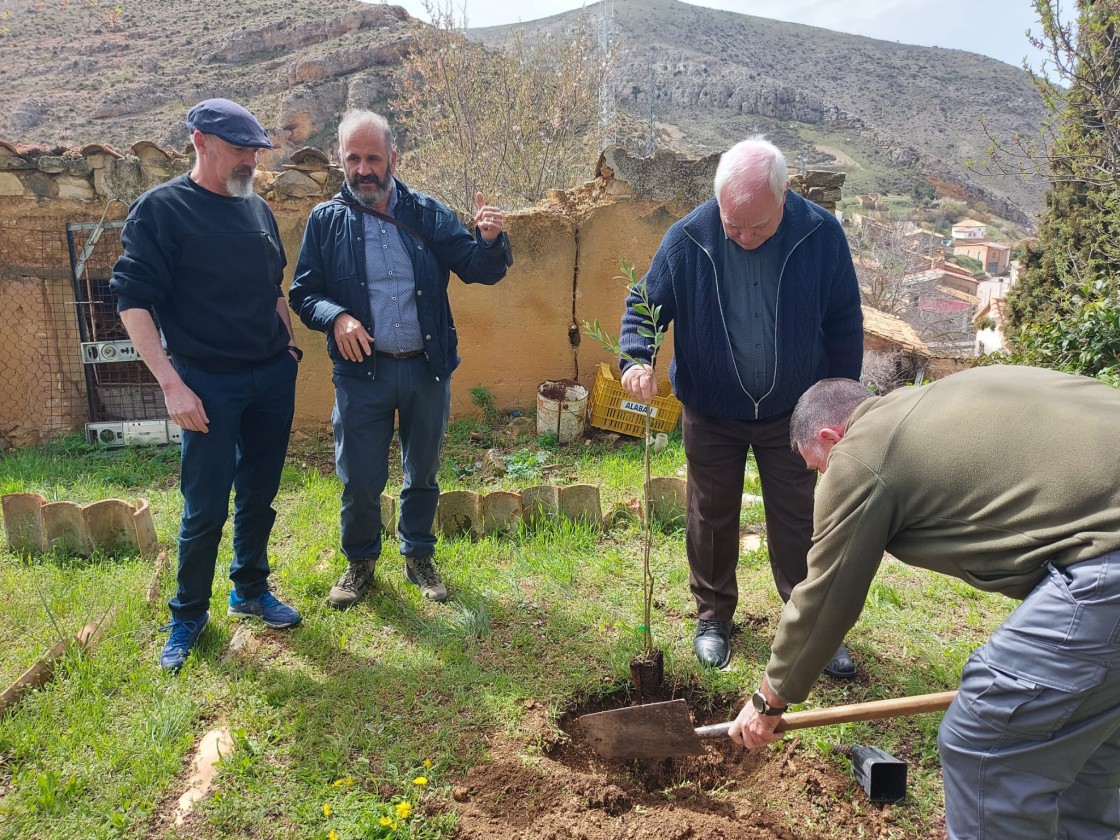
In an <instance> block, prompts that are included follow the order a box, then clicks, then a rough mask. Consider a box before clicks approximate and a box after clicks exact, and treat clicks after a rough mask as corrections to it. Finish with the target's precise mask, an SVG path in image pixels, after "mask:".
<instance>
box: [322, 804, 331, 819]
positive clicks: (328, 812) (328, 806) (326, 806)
mask: <svg viewBox="0 0 1120 840" xmlns="http://www.w3.org/2000/svg"><path fill="white" fill-rule="evenodd" d="M330 815H331V803H329V802H324V803H323V816H324V817H329V816H330Z"/></svg>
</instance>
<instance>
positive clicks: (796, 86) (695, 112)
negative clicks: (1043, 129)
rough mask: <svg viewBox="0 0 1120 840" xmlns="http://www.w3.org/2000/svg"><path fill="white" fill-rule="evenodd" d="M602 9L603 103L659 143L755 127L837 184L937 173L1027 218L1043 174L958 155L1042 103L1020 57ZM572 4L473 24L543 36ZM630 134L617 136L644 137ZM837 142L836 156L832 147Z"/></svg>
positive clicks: (1020, 129) (566, 21)
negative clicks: (840, 179) (1016, 174)
mask: <svg viewBox="0 0 1120 840" xmlns="http://www.w3.org/2000/svg"><path fill="white" fill-rule="evenodd" d="M607 9H608V6H607V4H597V5H594V6H588V7H587V8H586V9H585V10H584V14H585V15H588V16H598V18H597V20H598V36H599V38H600V40H601V41H602V40H603V39H604V38H609V42H610V45H611V53H612V57H613V68H612V83H613V86H614V90H615V93H616V96H617V102H618V103H619V105H620V106H621V108H622V109H624V110H625V111H626V112H628V113H629V114H630V115H633V116H634V117H635V118H637V119H641V120H643V121H648V120H649V118H650V114H651V112H652V114H653V121H654V123H655V125H656V126H658V127H659V128H660V129H661V130H662V131H663V132H664V134H663V136H662V137H661V140H660V141H659V142H665V143H668V144H670V145H671V146H672V147H673V148H675V149H677V150H678V151H687V152H690V153H699V154H703V153H706V152H714V151H719V150H722V149H725V148H726V147H727V146H729V145H730V144H731V143H733V142H734V141H735V140H738V139H741V138H742V137H744V136H746V135H748V134H753V133H758V132H763V133H766V134H767V135H768V136H770V138H771V139H773V140H774V141H775V142H777V143H778V145H779V146H781V147H782V148H783V149H784V150H785V151H786V153H787V155H788V156H789V158H790V162H791V163H794V164H798V163H800V162H801V160H802V159H803V161H804V163H806V164H810V165H814V164H815V165H820V164H829V163H831V164H833V165H836V166H838V167H840V168H844V169H845V171H847V172H848V174H849V180H848V185H847V188H846V189H847V190H848V192H852V191H853V189H854V190H856V191H879V192H888V191H889V192H908V191H909V190H910V189H911V188H912V187H913V186H916V185H919V184H924V185H925V188H926V189H928V186H929V184H930V183H940V182H947V183H950V184H952V185H953V190H954V191H955V192H958V193H959V194H960V195H962V196H969V197H971V198H972V199H973V200H974V201H978V202H981V203H983V204H986V205H987V206H988V207H989V208H990V209H991V210H993V211H994V212H997V213H998V214H999V215H1002V216H1004V217H1005V218H1009V219H1012V220H1014V221H1017V222H1019V223H1021V224H1024V225H1028V226H1031V225H1033V215H1034V213H1035V212H1036V211H1037V210H1038V209H1039V208H1040V207H1041V196H1042V192H1043V185H1041V184H1038V183H1024V182H1021V181H1019V180H1017V179H1014V178H1008V177H1001V178H997V177H992V176H988V175H983V174H977V173H975V172H972V171H970V169H969V167H968V166H967V165H966V162H967V161H970V160H983V159H984V157H985V153H986V151H987V148H988V145H989V142H990V141H989V138H988V136H987V134H986V132H985V128H984V124H986V125H987V126H988V128H989V129H990V130H991V131H992V133H993V135H994V136H996V137H1002V138H1005V139H1009V138H1011V137H1012V136H1014V135H1015V134H1016V133H1018V134H1021V135H1023V136H1038V132H1039V127H1040V125H1041V123H1042V119H1043V116H1044V113H1045V112H1044V109H1043V107H1042V105H1041V102H1040V100H1039V97H1038V95H1037V93H1036V91H1035V90H1034V87H1033V85H1032V83H1031V81H1030V77H1029V76H1028V75H1027V73H1026V72H1024V71H1023V70H1021V69H1018V68H1015V67H1011V66H1010V65H1007V64H1003V63H1002V62H999V61H995V60H994V59H989V58H985V57H983V56H979V55H974V54H971V53H965V52H961V51H959V50H946V49H940V48H936V47H915V46H907V45H903V44H898V43H894V42H888V41H877V40H873V39H870V38H863V37H859V36H855V35H845V34H842V33H838V32H830V31H828V30H824V29H818V28H815V27H807V26H800V25H797V24H792V23H783V22H780V21H774V20H768V19H765V18H758V17H752V16H749V15H741V14H736V13H733V12H725V11H720V10H716V9H707V8H703V7H701V6H696V5H692V4H688V3H682V2H679V0H613V2H612V3H611V4H610V5H609V10H610V11H609V12H608V11H607ZM578 14H579V13H578V12H571V13H567V14H564V15H557V16H555V17H552V18H547V19H545V20H543V21H536V22H531V23H529V24H523V25H520V24H519V25H516V26H505V27H492V28H488V29H480V30H477V31H476V34H477V36H478V37H479V38H481V39H482V40H483V41H484V42H486V43H488V44H492V45H495V46H496V45H498V44H501V43H502V42H503V41H505V40H507V39H508V38H510V37H511V35H512V34H513V32H515V31H517V30H519V29H523V30H528V31H530V32H532V31H534V30H543V31H544V32H547V33H551V34H553V35H554V36H556V35H561V34H562V33H565V32H569V31H571V30H572V29H573V28H574V23H575V20H576V17H577V15H578ZM982 120H983V122H984V124H982V122H981V121H982ZM644 135H645V132H641V131H638V132H634V133H633V136H631V137H624V138H620V140H624V141H625V142H626V143H627V145H628V146H629V147H630V148H632V149H642V150H645V149H646V148H647V147H648V142H647V141H646V140H645V136H644ZM838 149H839V150H846V151H847V155H841V156H839V157H837V156H836V155H833V154H832V151H835V150H838ZM830 150H831V151H830ZM845 158H847V159H845ZM981 171H982V167H981ZM872 185H874V186H872Z"/></svg>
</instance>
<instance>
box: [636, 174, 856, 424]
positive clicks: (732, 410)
mask: <svg viewBox="0 0 1120 840" xmlns="http://www.w3.org/2000/svg"><path fill="white" fill-rule="evenodd" d="M724 235H725V234H724V232H723V225H722V223H721V221H720V216H719V206H718V204H717V203H716V200H715V199H714V198H712V199H709V200H708V201H706V202H705V203H704V204H701V205H700V206H699V207H697V208H696V209H695V210H693V211H692V212H691V213H689V214H688V215H687V216H685V217H684V218H683V219H681V220H680V221H679V222H677V223H676V224H674V225H673V226H672V227H671V228H669V230H668V232H667V233H666V234H665V238H664V239H662V241H661V247H659V248H658V249H657V253H656V254H654V257H653V262H652V264H651V265H650V268H649V271H648V272H647V273H646V276H645V277H644V278H643V281H644V282H645V283H647V285H648V290H649V296H650V299H651V303H653V304H654V305H659V306H661V324H662V325H663V326H665V327H667V326H668V325H669V323H670V322H672V323H673V324H674V327H673V353H674V357H673V363H672V365H670V367H669V378H670V379H671V380H672V383H673V391H674V393H675V394H676V395H677V398H678V399H679V400H680V401H681V402H682V403H684V405H686V406H687V407H688V408H690V409H692V410H694V411H698V412H701V413H703V414H707V415H709V416H712V417H721V418H727V419H733V420H763V419H766V418H770V417H775V416H778V415H780V414H783V413H785V412H788V411H791V410H792V409H793V407H794V406H795V405H796V404H797V400H798V398H799V397H800V396H801V395H802V394H803V393H805V391H806V390H807V389H808V388H809V387H810V386H811V385H813V384H814V383H815V382H818V381H820V380H821V379H826V378H828V377H833V376H842V377H848V378H851V379H858V378H859V374H860V368H861V366H862V364H863V313H862V311H861V309H860V296H859V285H858V283H857V281H856V274H855V268H854V267H853V266H852V256H851V252H850V251H849V250H848V242H847V240H846V239H845V237H844V231H843V229H842V228H841V227H840V224H839V222H837V221H836V219H835V217H834V216H833V215H832V214H831V213H829V212H828V211H827V210H825V209H823V208H822V207H819V206H817V205H816V204H813V203H812V202H810V201H808V200H806V199H804V198H802V197H801V196H799V195H797V194H796V193H794V192H792V191H787V192H786V201H785V210H784V214H783V217H782V222H781V224H780V225H779V226H778V230H777V232H776V233H775V234H774V236H775V237H776V238H777V240H778V241H777V243H776V244H778V245H779V246H780V258H779V260H778V265H779V266H781V276H780V278H779V280H778V301H777V309H776V313H777V323H776V324H775V325H774V328H775V331H776V332H775V340H774V342H773V344H774V348H775V350H774V352H775V359H774V365H775V368H774V370H775V373H774V379H773V382H772V383H771V387H770V388H769V389H768V390H767V391H766V392H764V393H761V394H752V393H748V392H747V389H746V388H744V387H743V384H742V382H741V381H740V379H739V373H738V370H737V369H736V367H735V360H734V358H733V357H732V353H731V342H730V340H729V338H728V334H727V323H726V320H725V318H724V313H723V306H724V302H723V301H721V299H720V293H719V284H718V283H717V282H716V278H717V277H719V276H720V273H721V272H722V270H723V266H722V265H721V261H720V256H719V255H720V248H719V243H720V237H723V236H724ZM638 302H639V298H638V296H637V295H636V294H633V293H631V294H630V295H629V296H628V297H627V298H626V312H625V314H624V315H623V316H622V332H621V336H620V341H621V344H622V351H623V352H624V353H627V354H629V355H630V356H632V357H634V358H635V359H639V360H642V361H646V362H648V361H649V358H650V350H649V344H650V341H649V339H648V338H645V337H642V336H641V335H639V333H638V329H639V327H642V326H646V327H647V329H648V325H645V324H643V318H642V316H641V315H639V314H637V313H636V312H634V308H633V307H634V305H635V304H636V303H638ZM629 365H630V363H629V362H623V364H622V367H623V369H624V370H625V368H627V367H629Z"/></svg>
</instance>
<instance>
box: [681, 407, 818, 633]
mask: <svg viewBox="0 0 1120 840" xmlns="http://www.w3.org/2000/svg"><path fill="white" fill-rule="evenodd" d="M789 418H790V415H789V414H783V415H780V416H778V417H774V418H770V419H767V420H760V421H755V422H746V421H741V420H724V419H721V418H719V417H709V416H708V415H706V414H701V413H699V412H696V411H691V410H689V409H688V408H685V409H684V420H683V424H682V433H683V435H684V454H685V460H686V462H687V464H688V523H687V525H686V546H687V551H688V567H689V586H690V587H691V589H692V594H693V596H694V597H695V598H696V613H697V618H710V619H716V620H719V621H730V620H731V618H732V616H733V615H734V613H735V606H736V604H737V603H738V601H739V587H738V584H737V582H736V580H735V566H736V565H737V564H738V562H739V512H740V509H741V507H742V501H743V476H744V472H745V470H746V466H747V451H748V450H751V449H753V450H754V459H755V463H757V464H758V474H759V478H760V480H761V482H762V503H763V507H764V508H765V511H766V545H767V548H768V549H769V552H770V569H771V571H772V572H773V574H774V583H775V584H776V585H777V587H778V594H779V595H780V596H781V598H782V601H788V600H789V595H790V592H792V591H793V587H795V586H796V585H797V584H799V583H800V582H801V581H803V580H804V579H805V575H806V574H807V571H806V562H805V559H806V557H807V556H808V554H809V547H810V546H811V545H812V542H813V490H814V488H815V487H816V483H817V474H816V473H815V472H811V471H810V470H808V469H806V467H805V462H804V461H803V460H802V458H801V456H800V455H799V454H798V453H796V452H793V451H792V450H791V449H790V446H789Z"/></svg>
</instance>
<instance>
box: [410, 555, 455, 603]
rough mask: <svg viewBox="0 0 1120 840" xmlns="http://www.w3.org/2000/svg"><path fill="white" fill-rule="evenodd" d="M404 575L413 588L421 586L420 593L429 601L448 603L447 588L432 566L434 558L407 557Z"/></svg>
mask: <svg viewBox="0 0 1120 840" xmlns="http://www.w3.org/2000/svg"><path fill="white" fill-rule="evenodd" d="M404 574H405V577H407V578H408V582H409V583H411V584H412V585H413V586H419V587H420V592H421V593H422V594H423V596H424V597H425V598H427V599H428V600H429V601H440V602H442V601H446V600H447V587H446V586H444V585H443V581H442V580H440V579H439V572H437V571H436V567H435V566H433V565H432V558H431V556H430V555H429V556H428V557H405V558H404Z"/></svg>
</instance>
